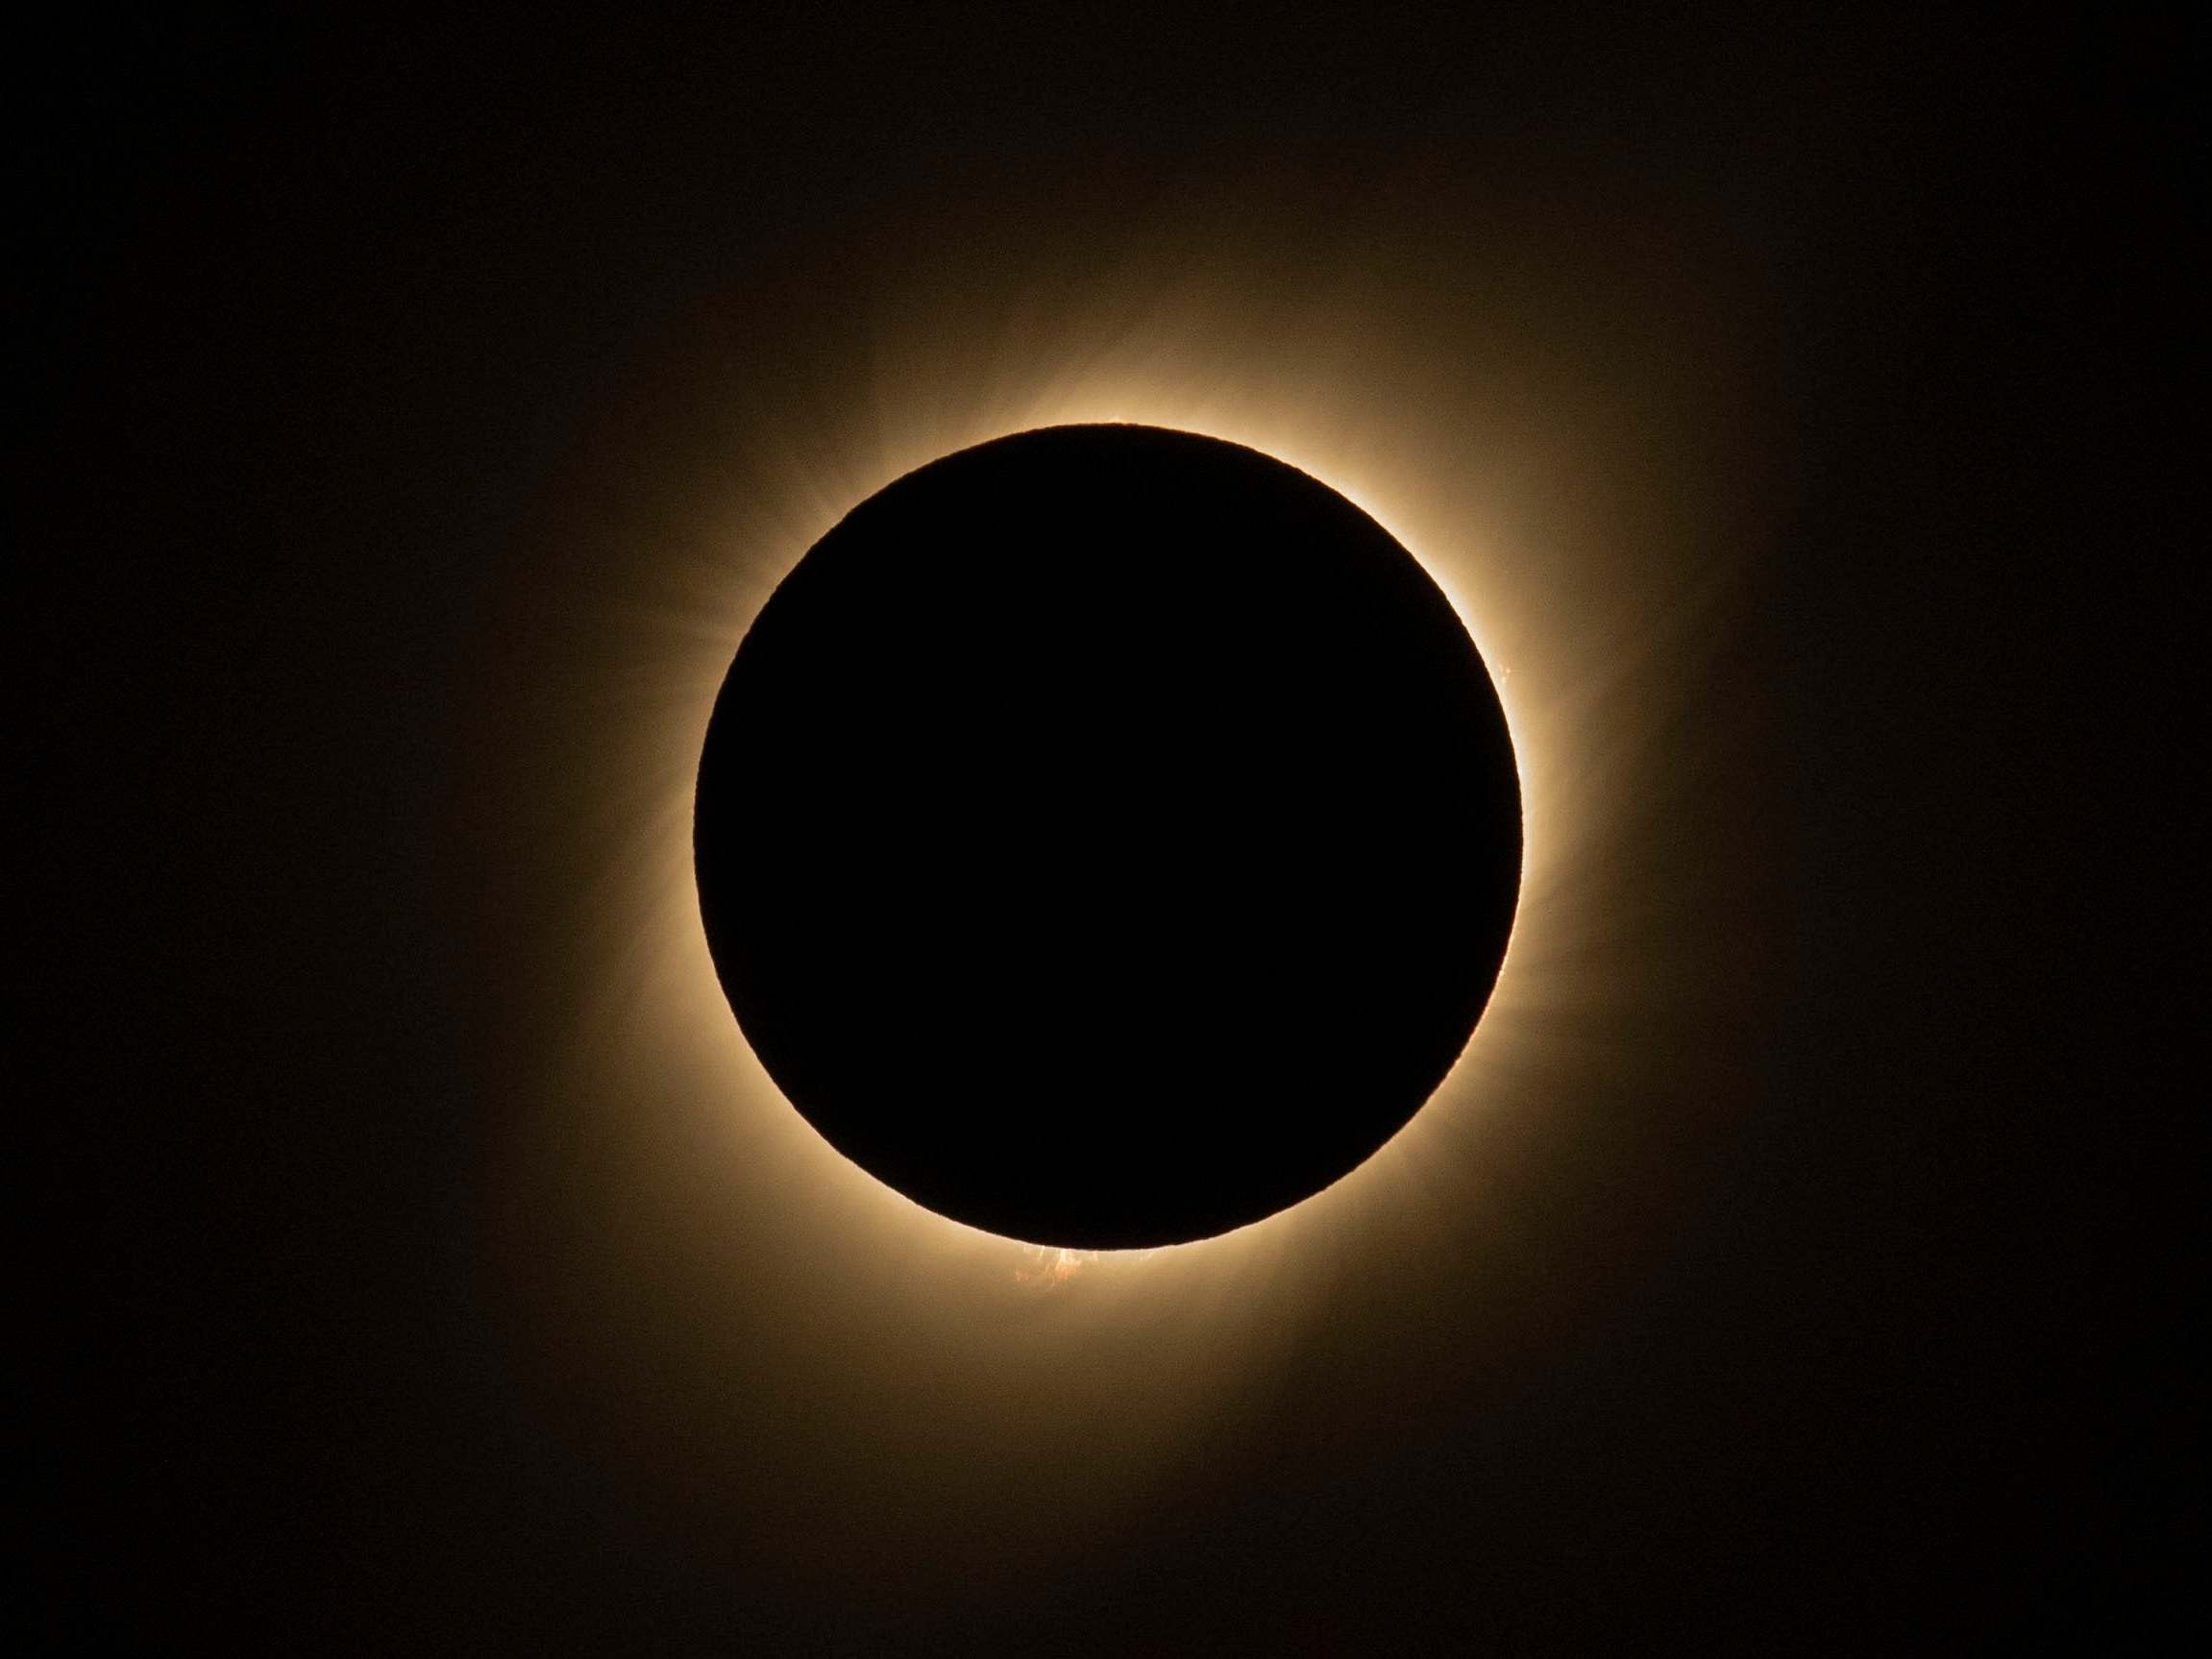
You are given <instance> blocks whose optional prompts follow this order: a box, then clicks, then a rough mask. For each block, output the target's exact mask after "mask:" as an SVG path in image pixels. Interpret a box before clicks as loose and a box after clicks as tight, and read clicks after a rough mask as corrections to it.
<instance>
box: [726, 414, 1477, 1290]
mask: <svg viewBox="0 0 2212 1659" xmlns="http://www.w3.org/2000/svg"><path fill="white" fill-rule="evenodd" d="M695 833H696V853H697V861H698V871H699V892H700V908H701V911H702V913H703V915H704V918H705V923H706V935H707V939H708V942H709V944H710V945H711V947H712V949H713V953H714V962H715V966H716V968H717V970H718V971H719V972H720V974H721V976H722V983H723V986H724V988H725V990H726V991H727V993H728V996H729V1001H730V1006H731V1007H732V1008H733V1009H734V1010H735V1011H736V1013H737V1017H738V1021H739V1024H740V1025H741V1026H742V1027H743V1029H744V1031H745V1035H746V1037H747V1038H748V1039H749V1040H750V1042H751V1044H752V1046H753V1049H754V1051H755V1052H756V1053H757V1054H758V1055H759V1057H760V1059H761V1061H762V1062H763V1063H764V1064H765V1065H766V1066H767V1068H768V1070H769V1072H770V1074H771V1075H772V1076H773V1077H774V1079H775V1081H776V1083H777V1084H778V1085H780V1086H781V1087H782V1089H783V1091H784V1092H785V1093H786V1094H787V1095H788V1096H789V1097H790V1098H791V1101H792V1103H793V1104H794V1105H795V1106H796V1107H798V1109H799V1111H800V1112H802V1113H803V1114H804V1115H805V1116H806V1118H807V1120H808V1121H809V1122H810V1123H812V1124H813V1125H814V1127H815V1128H816V1129H818V1130H819V1131H821V1133H822V1134H823V1135H824V1136H825V1137H826V1138H827V1139H828V1140H829V1141H830V1143H831V1144H832V1145H834V1146H835V1147H837V1148H838V1149H839V1150H840V1151H841V1152H843V1153H844V1154H845V1155H846V1156H847V1157H848V1158H850V1159H852V1160H853V1161H854V1162H856V1163H858V1164H860V1165H861V1166H862V1167H863V1168H865V1169H867V1170H869V1171H871V1172H872V1173H873V1174H874V1175H876V1176H877V1177H878V1178H880V1179H881V1180H883V1181H884V1182H886V1183H889V1184H890V1185H892V1186H894V1187H896V1188H897V1189H898V1190H899V1191H900V1192H903V1193H905V1194H906V1195H907V1196H909V1197H910V1198H913V1199H915V1200H916V1201H917V1202H919V1203H921V1204H923V1205H926V1206H927V1207H929V1208H932V1209H934V1210H937V1211H939V1212H940V1213H942V1214H945V1215H948V1216H951V1217H953V1218H954V1219H956V1220H959V1221H964V1222H968V1223H970V1224H971V1225H973V1226H975V1227H979V1228H983V1229H986V1230H988V1231H990V1232H998V1233H1004V1234H1007V1235H1010V1236H1012V1237H1016V1238H1021V1239H1027V1240H1031V1241H1033V1242H1037V1243H1041V1244H1054V1245H1063V1246H1070V1247H1089V1248H1094V1249H1108V1248H1116V1247H1124V1246H1139V1245H1157V1244H1167V1243H1173V1242H1178V1241H1181V1240H1186V1239H1192V1238H1202V1237H1206V1236H1208V1235H1210V1234H1213V1233H1217V1232H1226V1231H1227V1230H1229V1229H1230V1228H1233V1227H1238V1226H1241V1225H1242V1224H1244V1223H1246V1222H1251V1221H1257V1220H1259V1219H1260V1218H1261V1217H1263V1216H1266V1215H1269V1214H1272V1213H1273V1212H1274V1211H1276V1210H1278V1209H1281V1208H1285V1207H1286V1206H1289V1205H1292V1204H1296V1203H1297V1202H1298V1201H1299V1200H1301V1199H1303V1198H1307V1197H1310V1196H1311V1195H1312V1194H1314V1193H1315V1192H1318V1191H1319V1190H1320V1189H1321V1188H1322V1187H1324V1186H1326V1185H1328V1184H1329V1183H1331V1182H1333V1181H1335V1180H1337V1179H1338V1178H1339V1176H1341V1175H1343V1174H1345V1173H1346V1172H1347V1171H1349V1170H1350V1169H1352V1168H1353V1167H1354V1166H1355V1165H1357V1164H1359V1163H1360V1162H1361V1161H1362V1160H1364V1159H1365V1158H1367V1156H1368V1155H1369V1154H1371V1153H1373V1152H1374V1151H1375V1150H1376V1148H1378V1147H1380V1146H1381V1145H1382V1144H1383V1143H1384V1142H1385V1141H1386V1140H1388V1139H1389V1137H1390V1136H1391V1135H1392V1134H1395V1133H1396V1132H1397V1131H1398V1130H1399V1129H1400V1128H1401V1127H1403V1125H1404V1124H1405V1123H1406V1121H1407V1120H1408V1119H1409V1118H1411V1117H1412V1116H1413V1113H1414V1112H1415V1111H1417V1110H1419V1109H1420V1106H1421V1103H1422V1102H1423V1101H1424V1100H1426V1099H1427V1098H1428V1096H1429V1094H1430V1092H1431V1091H1432V1090H1433V1089H1435V1087H1436V1086H1437V1085H1438V1083H1439V1082H1440V1081H1441V1080H1442V1078H1443V1076H1444V1073H1445V1072H1446V1071H1447V1070H1448V1069H1449V1068H1450V1066H1451V1064H1452V1062H1453V1061H1454V1060H1455V1059H1457V1058H1458V1056H1459V1054H1460V1051H1461V1050H1462V1047H1464V1045H1465V1043H1466V1040H1467V1037H1468V1035H1469V1033H1471V1032H1472V1031H1473V1030H1474V1026H1475V1021H1476V1019H1477V1017H1478V1016H1479V1015H1480V1014H1481V1012H1482V1010H1483V1004H1484V1002H1485V1001H1486V1000H1487V997H1488V995H1489V992H1490V988H1491V985H1492V984H1493V983H1494V981H1495V980H1496V977H1497V972H1498V965H1499V963H1500V962H1501V960H1502V959H1503V957H1504V955H1505V946H1506V936H1507V933H1508V931H1509V929H1510V927H1511V925H1512V915H1513V903H1514V898H1515V894H1516V892H1517V890H1518V887H1519V879H1520V855H1521V821H1520V793H1519V786H1518V781H1517V778H1516V776H1515V772H1514V768H1513V756H1512V744H1511V742H1510V740H1509V739H1508V737H1507V733H1506V722H1505V717H1504V714H1503V712H1502V711H1501V710H1500V708H1499V706H1498V698H1497V694H1496V692H1495V690H1494V689H1493V688H1492V686H1491V684H1490V680H1489V676H1488V674H1487V672H1486V671H1485V670H1484V667H1483V663H1482V660H1481V658H1480V657H1479V656H1478V655H1477V654H1476V652H1475V647H1474V645H1473V642H1472V641H1470V640H1469V639H1468V637H1467V633H1466V630H1465V629H1464V628H1463V627H1462V625H1461V623H1460V621H1459V619H1458V617H1457V616H1456V615H1455V614H1454V613H1453V611H1452V608H1451V606H1450V604H1449V603H1448V602H1447V601H1446V600H1445V598H1444V597H1443V596H1442V595H1441V594H1440V593H1439V592H1438V590H1437V587H1436V585H1435V583H1433V582H1432V581H1431V580H1430V579H1429V577H1428V575H1427V573H1425V572H1423V571H1422V569H1421V567H1420V566H1419V565H1418V564H1417V563H1415V562H1414V560H1413V557H1412V555H1410V554H1409V553H1408V552H1407V551H1406V550H1405V549H1403V548H1401V547H1399V546H1398V544H1397V543H1396V542H1395V541H1394V540H1392V539H1391V537H1390V536H1389V533H1388V532H1387V531H1385V530H1384V529H1383V528H1382V527H1381V526H1380V525H1377V524H1376V523H1375V522H1374V521H1373V520H1372V519H1370V518H1368V517H1367V516H1366V515H1365V514H1364V513H1363V512H1361V511H1360V509H1359V508H1357V507H1355V506H1353V505H1352V504H1351V503H1350V502H1349V501H1347V500H1344V499H1343V498H1342V497H1341V496H1339V495H1337V494H1336V493H1335V492H1334V491H1332V490H1330V489H1329V488H1328V487H1327V486H1325V485H1323V484H1320V483H1318V482H1316V481H1315V479H1313V478H1311V477H1309V476H1306V475H1305V474H1303V473H1300V472H1298V471H1296V470H1294V469H1293V468H1290V467H1288V466H1285V465H1284V464H1283V463H1282V462H1280V461H1276V460H1273V459H1271V458H1269V457H1268V456H1266V455H1263V454H1260V453H1258V452H1257V451H1252V450H1247V449H1243V448H1241V447H1240V446H1238V445H1234V444H1226V443H1222V442H1220V441H1218V440H1217V439H1212V438H1202V437H1197V436H1194V435H1192V434H1190V433H1185V432H1171V431H1165V430H1161V429H1159V428H1156V427H1108V426H1098V427H1047V428H1045V429H1043V430H1040V431H1033V432H1023V433H1020V434H1018V435H1017V436H1014V437H1010V438H1002V439H999V440H997V441H996V442H994V443H989V444H983V445H980V446H978V447H977V448H975V449H971V450H964V451H960V452H959V453H957V454H954V455H948V456H946V458H945V459H943V460H940V461H937V462H934V463H932V464H931V465H929V466H926V467H923V468H922V469H921V470H920V471H919V472H915V473H910V474H908V475H907V476H905V477H903V478H900V479H899V480H898V481H897V482H896V483H894V484H892V485H890V486H889V487H888V488H886V489H884V490H883V491H881V492H880V493H879V494H877V495H875V496H873V497H872V498H871V499H870V500H866V501H864V502H862V503H861V504H860V505H859V506H857V507H855V508H854V509H853V510H852V512H851V513H850V514H848V516H847V517H846V519H845V520H844V522H843V523H841V524H839V525H837V527H836V528H835V529H833V530H831V531H830V532H829V533H828V534H827V535H826V536H824V537H823V539H822V541H821V542H820V543H819V544H817V545H816V547H815V548H814V549H813V550H812V551H811V552H809V553H808V554H807V555H806V557H805V558H804V559H802V560H801V561H800V562H799V566H798V567H797V568H796V569H795V570H794V571H793V572H792V573H791V574H790V575H789V576H788V577H787V578H786V579H785V580H784V582H783V584H782V585H781V586H780V587H778V588H777V589H776V591H775V593H774V597H773V598H770V600H769V602H768V604H767V606H766V607H765V608H764V609H763V610H762V612H761V614H760V617H759V619H758V620H757V621H756V622H754V623H753V625H752V628H751V631H750V632H749V633H748V634H747V635H746V637H745V642H744V644H743V645H742V647H740V648H739V650H738V653H737V657H736V660H735V662H734V663H733V664H732V665H731V667H730V671H729V677H728V679H727V680H726V681H725V683H724V685H723V688H722V694H721V696H720V698H719V699H718V700H717V702H716V704H715V709H714V717H713V720H712V721H711V723H710V725H709V727H708V730H707V737H706V746H705V753H704V755H703V757H702V759H701V761H700V775H699V800H698V817H697V822H696V831H695Z"/></svg>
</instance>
